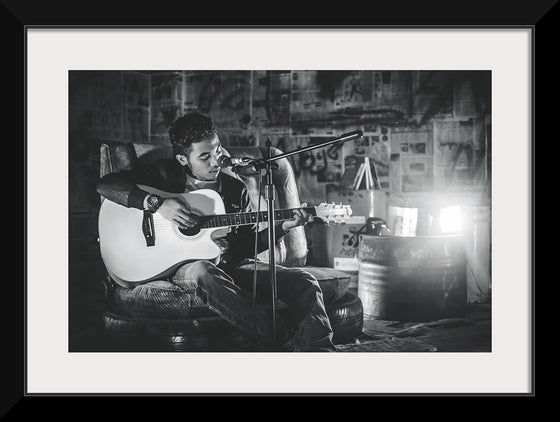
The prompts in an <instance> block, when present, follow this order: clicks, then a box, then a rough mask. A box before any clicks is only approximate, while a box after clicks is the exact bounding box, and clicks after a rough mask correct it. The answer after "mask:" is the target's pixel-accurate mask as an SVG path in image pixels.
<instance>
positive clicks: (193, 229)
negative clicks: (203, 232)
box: [179, 227, 200, 236]
mask: <svg viewBox="0 0 560 422" xmlns="http://www.w3.org/2000/svg"><path fill="white" fill-rule="evenodd" d="M179 231H180V232H181V233H183V234H184V235H185V236H194V235H196V234H198V233H200V228H198V227H191V228H190V229H181V228H180V229H179Z"/></svg>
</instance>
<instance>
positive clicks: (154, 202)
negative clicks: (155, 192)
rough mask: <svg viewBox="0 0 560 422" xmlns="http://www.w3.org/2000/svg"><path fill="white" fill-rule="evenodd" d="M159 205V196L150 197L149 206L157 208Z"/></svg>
mask: <svg viewBox="0 0 560 422" xmlns="http://www.w3.org/2000/svg"><path fill="white" fill-rule="evenodd" d="M157 204H159V199H158V197H157V196H150V197H148V205H149V206H151V207H154V206H156V205H157Z"/></svg>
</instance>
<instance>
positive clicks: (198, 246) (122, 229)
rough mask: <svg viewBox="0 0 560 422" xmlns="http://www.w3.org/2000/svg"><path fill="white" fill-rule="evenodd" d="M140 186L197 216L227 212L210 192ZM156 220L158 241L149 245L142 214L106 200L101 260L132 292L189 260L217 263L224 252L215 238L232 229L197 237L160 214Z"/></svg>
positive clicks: (204, 232)
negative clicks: (184, 205)
mask: <svg viewBox="0 0 560 422" xmlns="http://www.w3.org/2000/svg"><path fill="white" fill-rule="evenodd" d="M139 187H140V188H141V189H143V190H145V191H146V192H150V193H154V194H157V195H159V196H161V197H164V198H169V197H183V198H184V199H185V200H186V201H187V202H188V204H189V206H190V208H191V209H192V211H193V212H194V213H195V214H198V215H214V214H223V213H225V207H224V203H223V201H222V198H221V197H220V195H219V194H218V193H217V192H215V191H213V190H210V189H200V190H197V191H193V192H189V193H183V194H177V193H168V192H164V191H161V190H158V189H154V188H152V187H149V186H139ZM152 217H153V234H154V242H153V245H151V246H148V244H147V240H146V237H145V235H144V232H143V230H142V225H143V221H144V211H141V210H138V209H136V208H127V207H125V206H122V205H119V204H116V203H114V202H112V201H110V200H108V199H105V200H104V201H103V203H102V205H101V208H100V211H99V243H100V250H101V258H102V259H103V262H104V264H105V266H106V268H107V271H108V273H109V274H110V275H111V277H112V278H113V279H114V280H115V281H116V282H117V283H119V284H121V285H124V286H127V287H129V286H130V284H134V283H142V282H146V281H150V280H155V279H158V278H162V277H166V276H168V275H170V274H171V273H172V272H174V271H175V270H176V269H177V268H179V267H180V266H181V265H183V264H184V263H186V262H188V261H193V260H201V259H204V260H212V261H217V260H219V256H220V248H219V247H218V246H217V245H216V244H215V243H214V241H213V239H214V238H216V237H220V236H223V235H225V233H227V232H228V231H229V229H227V228H223V227H221V228H207V229H201V230H200V231H199V232H198V233H196V234H185V232H182V231H180V230H179V227H177V226H176V225H175V224H173V223H172V222H171V221H168V220H166V219H165V218H163V217H162V216H160V215H159V213H157V212H156V213H154V214H153V215H152Z"/></svg>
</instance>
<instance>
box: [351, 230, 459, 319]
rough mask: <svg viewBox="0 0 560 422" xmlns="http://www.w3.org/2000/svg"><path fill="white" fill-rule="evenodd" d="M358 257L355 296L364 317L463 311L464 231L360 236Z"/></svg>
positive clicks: (411, 316)
mask: <svg viewBox="0 0 560 422" xmlns="http://www.w3.org/2000/svg"><path fill="white" fill-rule="evenodd" d="M358 258H359V270H358V297H359V298H360V299H361V300H362V304H363V308H364V315H365V316H369V317H372V318H374V319H383V320H394V321H429V320H436V319H442V318H449V317H458V316H462V315H464V314H465V312H466V305H467V286H466V255H465V246H464V239H463V235H453V236H425V237H398V236H368V235H362V236H361V239H360V247H359V251H358Z"/></svg>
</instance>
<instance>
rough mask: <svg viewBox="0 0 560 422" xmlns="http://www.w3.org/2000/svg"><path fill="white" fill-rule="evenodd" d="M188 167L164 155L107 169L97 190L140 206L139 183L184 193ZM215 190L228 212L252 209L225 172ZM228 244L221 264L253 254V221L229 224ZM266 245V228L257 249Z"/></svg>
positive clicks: (244, 192) (242, 186)
mask: <svg viewBox="0 0 560 422" xmlns="http://www.w3.org/2000/svg"><path fill="white" fill-rule="evenodd" d="M187 171H188V169H187V167H185V166H181V165H180V164H179V163H178V162H177V161H176V160H175V159H163V160H158V161H155V162H154V163H151V164H149V165H146V166H139V167H137V168H135V169H133V170H125V171H121V172H118V173H109V174H107V175H105V176H104V177H103V178H101V180H99V182H98V183H97V192H98V193H99V194H101V195H103V196H104V197H105V198H107V199H109V200H111V201H113V202H116V203H118V204H121V205H123V206H126V207H129V208H137V209H140V210H141V209H143V201H144V198H145V197H146V195H147V194H148V192H146V191H144V190H142V189H140V187H138V185H145V186H150V187H153V188H155V189H159V190H162V191H165V192H169V193H184V192H186V191H188V190H189V189H188V187H187V176H188V173H187ZM217 191H218V193H219V194H220V196H221V197H222V200H223V201H224V206H225V209H226V212H227V213H244V212H250V211H252V210H251V209H250V202H249V197H248V193H247V188H246V186H245V184H244V183H243V182H241V181H240V180H238V179H235V178H233V177H231V176H229V175H227V174H224V173H220V174H219V176H218V189H217ZM275 234H276V241H277V242H278V241H279V240H280V239H281V238H282V236H284V235H285V234H286V232H284V231H283V230H282V223H281V222H277V223H276V225H275ZM226 239H227V242H228V244H229V248H228V250H227V251H226V252H224V253H223V254H222V256H221V264H222V265H236V264H237V263H238V262H240V261H241V260H243V259H244V258H249V257H253V255H254V240H255V231H254V228H253V226H252V225H244V226H236V227H232V230H231V232H229V233H228V234H227V237H226ZM267 249H268V233H267V230H266V229H265V230H261V231H260V232H259V233H258V249H257V251H258V252H259V253H260V252H263V251H265V250H267Z"/></svg>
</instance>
